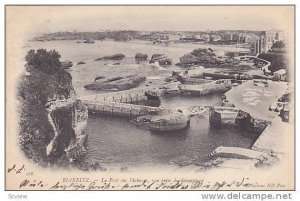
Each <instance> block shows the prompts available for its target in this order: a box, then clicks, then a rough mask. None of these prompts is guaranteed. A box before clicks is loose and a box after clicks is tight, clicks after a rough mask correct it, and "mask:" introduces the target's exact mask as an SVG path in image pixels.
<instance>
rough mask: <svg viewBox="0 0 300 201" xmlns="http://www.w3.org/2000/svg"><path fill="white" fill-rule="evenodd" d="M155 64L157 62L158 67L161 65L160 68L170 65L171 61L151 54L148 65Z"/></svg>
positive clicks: (161, 55) (160, 55) (162, 56)
mask: <svg viewBox="0 0 300 201" xmlns="http://www.w3.org/2000/svg"><path fill="white" fill-rule="evenodd" d="M155 62H158V63H159V65H161V66H164V65H171V64H172V59H170V58H168V57H167V56H166V55H164V54H153V55H152V57H151V60H150V61H149V63H150V64H151V63H155Z"/></svg>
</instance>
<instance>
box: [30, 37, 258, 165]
mask: <svg viewBox="0 0 300 201" xmlns="http://www.w3.org/2000/svg"><path fill="white" fill-rule="evenodd" d="M199 47H211V48H212V49H214V50H215V51H216V53H217V54H219V55H222V54H224V52H225V51H228V50H235V49H237V48H234V47H225V46H209V45H203V44H176V45H170V46H158V45H152V43H150V42H140V41H132V42H114V41H96V43H95V44H82V43H76V41H48V42H30V43H29V44H28V45H27V46H26V48H27V49H37V48H46V49H55V50H57V51H58V52H59V53H60V54H61V56H62V60H71V61H72V62H73V63H74V66H73V67H72V68H71V69H70V70H69V72H70V73H71V75H72V77H73V86H74V88H75V90H76V92H77V94H78V95H79V96H82V95H89V94H96V93H103V92H97V91H91V90H85V89H84V88H83V86H84V85H85V84H88V83H90V82H92V81H93V80H94V78H95V77H96V76H99V75H102V76H112V75H114V76H117V75H124V74H129V73H142V74H145V75H147V76H158V75H160V74H162V73H169V72H171V71H172V70H174V69H176V68H178V67H176V66H175V65H172V66H171V67H168V69H167V70H161V69H159V67H154V66H151V65H149V64H148V62H144V63H136V62H135V61H134V55H135V54H136V53H137V52H141V53H146V54H148V56H149V57H151V55H152V54H154V53H164V54H166V55H168V56H169V57H170V58H172V59H173V63H177V62H179V59H178V58H179V57H180V56H182V55H183V54H186V53H188V52H191V51H192V50H193V49H196V48H199ZM239 50H240V49H239ZM116 53H124V54H125V55H126V58H125V59H124V60H122V61H120V65H113V64H114V63H116V62H119V61H94V60H95V59H96V58H99V57H103V56H107V55H111V54H116ZM79 61H84V62H85V63H86V64H84V65H76V63H77V62H79ZM219 104H220V94H214V95H210V96H205V97H200V98H199V97H198V98H197V97H164V98H162V100H161V106H163V107H171V108H174V107H180V106H191V105H219ZM86 132H87V134H88V139H87V151H88V153H87V161H88V162H90V163H94V162H99V163H100V164H102V165H103V166H114V165H116V166H124V165H125V166H147V165H151V164H155V165H160V164H162V165H165V164H169V163H170V162H171V161H174V160H176V159H178V158H185V159H186V160H188V159H193V160H195V161H198V162H203V161H206V160H208V158H207V155H208V154H209V153H210V152H211V151H212V150H214V149H215V148H216V147H218V146H221V145H222V146H238V147H245V148H247V147H249V146H251V145H252V143H253V142H254V140H255V139H256V137H257V136H254V135H253V134H251V133H247V132H245V131H240V130H238V129H236V128H220V129H216V128H212V127H210V126H209V123H208V115H204V116H201V117H192V118H191V123H190V127H189V128H187V129H186V130H183V131H178V132H173V133H152V132H150V131H149V130H146V129H144V128H140V127H137V126H135V125H134V124H132V123H130V122H129V120H127V119H122V118H116V117H110V116H99V115H90V117H89V119H88V124H87V128H86Z"/></svg>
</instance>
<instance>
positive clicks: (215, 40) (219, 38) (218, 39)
mask: <svg viewBox="0 0 300 201" xmlns="http://www.w3.org/2000/svg"><path fill="white" fill-rule="evenodd" d="M209 40H210V41H211V42H217V41H220V40H221V36H220V35H210V37H209Z"/></svg>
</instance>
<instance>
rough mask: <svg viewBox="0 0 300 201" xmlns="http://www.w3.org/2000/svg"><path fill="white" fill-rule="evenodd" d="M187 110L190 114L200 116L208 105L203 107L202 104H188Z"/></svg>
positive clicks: (206, 109)
mask: <svg viewBox="0 0 300 201" xmlns="http://www.w3.org/2000/svg"><path fill="white" fill-rule="evenodd" d="M188 110H189V112H190V116H191V117H193V116H200V115H202V114H204V113H206V112H207V111H208V107H204V106H190V107H189V108H188Z"/></svg>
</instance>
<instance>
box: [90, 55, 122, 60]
mask: <svg viewBox="0 0 300 201" xmlns="http://www.w3.org/2000/svg"><path fill="white" fill-rule="evenodd" d="M124 57H125V55H124V54H114V55H110V56H105V57H101V58H98V59H95V61H99V60H122V59H123V58H124Z"/></svg>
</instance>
